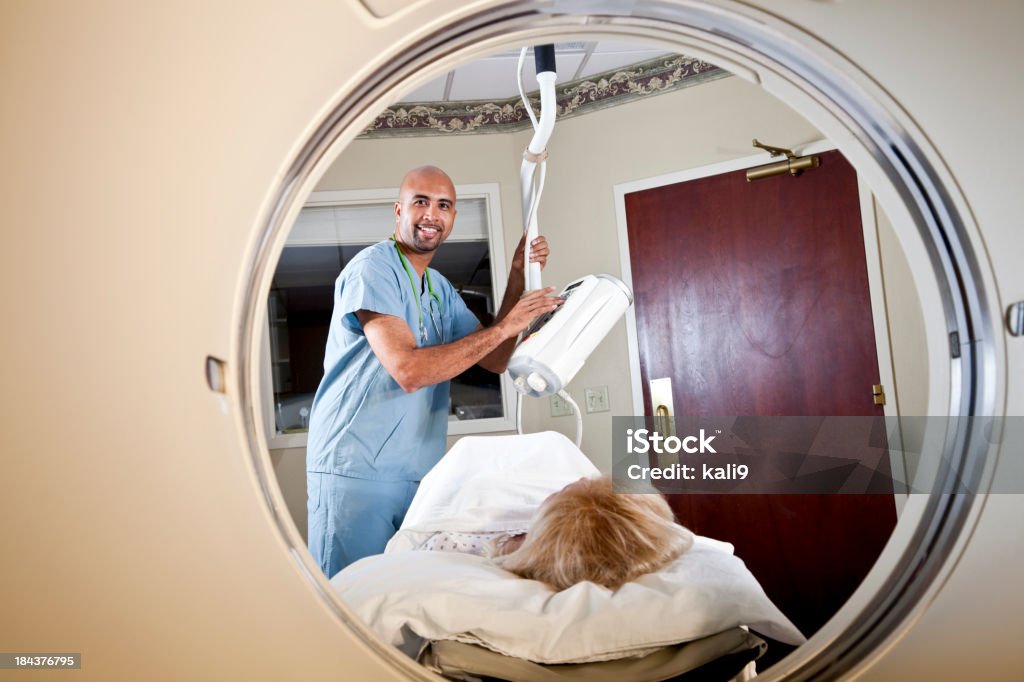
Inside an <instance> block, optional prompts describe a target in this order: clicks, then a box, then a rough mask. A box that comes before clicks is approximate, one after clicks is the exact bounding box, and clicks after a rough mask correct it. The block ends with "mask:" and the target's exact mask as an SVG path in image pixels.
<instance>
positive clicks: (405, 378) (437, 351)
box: [394, 324, 515, 392]
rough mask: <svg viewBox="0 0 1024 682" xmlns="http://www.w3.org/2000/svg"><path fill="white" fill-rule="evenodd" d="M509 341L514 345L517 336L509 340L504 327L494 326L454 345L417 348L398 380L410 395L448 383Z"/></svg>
mask: <svg viewBox="0 0 1024 682" xmlns="http://www.w3.org/2000/svg"><path fill="white" fill-rule="evenodd" d="M507 340H510V341H512V342H513V345H514V343H515V335H512V336H511V337H508V332H507V331H506V329H505V328H504V327H503V326H502V325H500V324H494V325H492V326H490V327H486V328H484V329H479V330H477V331H475V332H473V333H472V334H469V335H468V336H464V337H462V338H461V339H459V340H458V341H453V342H452V343H446V344H443V345H439V346H426V347H424V348H417V349H415V350H413V351H410V352H409V354H408V356H407V358H406V361H405V362H403V363H401V365H400V370H399V371H398V372H397V374H398V376H395V377H394V379H395V381H397V382H398V384H399V385H400V386H401V387H402V389H403V390H405V391H408V392H412V391H415V390H417V389H420V388H423V387H424V386H432V385H434V384H439V383H441V382H442V381H448V380H449V379H452V378H454V377H457V376H458V375H460V374H462V373H463V372H465V371H466V370H467V369H469V368H470V367H472V366H473V365H475V364H477V363H479V362H481V361H482V360H483V359H484V357H485V356H487V355H488V354H489V353H492V352H493V351H494V350H495V348H498V347H500V346H501V345H502V344H503V343H506V342H507ZM509 354H510V355H511V351H509ZM506 361H507V359H506Z"/></svg>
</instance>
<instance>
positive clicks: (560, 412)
mask: <svg viewBox="0 0 1024 682" xmlns="http://www.w3.org/2000/svg"><path fill="white" fill-rule="evenodd" d="M570 414H572V405H570V404H569V403H567V402H566V401H565V400H564V399H563V398H562V396H560V395H558V394H557V393H556V394H555V395H553V396H551V416H552V417H565V416H568V415H570Z"/></svg>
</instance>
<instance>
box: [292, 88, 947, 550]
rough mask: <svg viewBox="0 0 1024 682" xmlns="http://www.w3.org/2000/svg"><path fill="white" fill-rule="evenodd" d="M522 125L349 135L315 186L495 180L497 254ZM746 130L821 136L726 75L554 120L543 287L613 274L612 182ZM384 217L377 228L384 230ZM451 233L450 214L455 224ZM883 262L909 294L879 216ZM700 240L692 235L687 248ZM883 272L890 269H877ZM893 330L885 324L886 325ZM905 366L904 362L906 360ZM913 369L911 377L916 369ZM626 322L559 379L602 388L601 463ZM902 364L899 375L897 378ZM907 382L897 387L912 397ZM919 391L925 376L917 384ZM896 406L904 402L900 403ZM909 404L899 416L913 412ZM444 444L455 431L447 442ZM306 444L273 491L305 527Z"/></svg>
mask: <svg viewBox="0 0 1024 682" xmlns="http://www.w3.org/2000/svg"><path fill="white" fill-rule="evenodd" d="M531 135H532V131H522V132H519V133H513V134H482V135H461V136H457V137H456V136H453V137H419V138H392V139H373V140H357V141H355V142H354V143H353V144H352V145H351V146H350V147H349V148H348V149H346V150H345V151H344V153H343V154H342V156H341V157H339V159H338V160H337V162H336V163H335V164H334V165H333V166H332V167H331V168H330V169H329V170H328V172H327V173H326V174H325V175H324V177H323V179H322V180H321V181H320V183H319V185H318V186H317V189H318V190H339V189H372V188H382V187H395V186H397V184H398V182H399V180H400V179H401V177H402V174H403V173H404V172H405V171H406V170H407V169H409V168H412V167H414V166H417V165H421V164H426V163H431V164H436V165H438V166H441V167H443V168H445V169H446V170H447V171H448V172H449V173H450V174H451V176H452V178H453V179H454V181H455V182H456V184H470V183H483V182H493V183H498V184H499V185H500V188H501V204H502V220H503V223H504V229H505V245H506V249H507V253H508V254H509V255H511V253H512V249H513V248H514V247H515V245H516V243H517V242H518V239H519V236H520V231H521V229H522V228H521V223H520V220H521V209H520V198H519V179H518V170H519V164H520V160H521V154H522V150H523V148H524V147H525V146H526V144H527V142H528V141H529V139H530V136H531ZM754 137H757V138H760V139H761V140H767V141H770V142H771V143H772V144H777V145H782V146H790V147H799V146H801V145H804V144H807V143H809V142H812V141H815V140H818V139H820V138H821V134H820V133H819V132H818V131H817V130H816V129H815V128H814V127H813V126H811V125H810V124H809V123H808V122H807V121H805V120H804V119H803V118H801V117H800V116H798V115H797V114H796V113H794V112H793V111H792V110H790V109H789V108H788V107H786V106H785V105H783V104H781V103H780V102H779V101H777V100H776V99H775V98H774V97H772V96H771V95H768V94H767V93H765V92H764V91H763V90H761V89H760V88H759V87H756V86H754V85H751V84H750V83H747V82H746V81H744V80H741V79H739V78H725V79H721V80H717V81H713V82H710V83H705V84H703V85H699V86H696V87H691V88H688V89H685V90H680V91H677V92H674V93H670V94H665V95H659V96H656V97H652V98H650V99H646V100H639V101H635V102H633V103H630V104H628V105H625V106H618V107H613V108H609V109H605V110H602V111H599V112H595V113H591V114H586V115H583V116H579V117H576V118H570V119H566V120H564V121H560V122H559V123H558V125H557V127H556V129H555V133H554V136H553V138H552V140H551V144H550V145H549V151H550V157H549V160H548V175H547V182H546V185H545V190H544V196H543V200H542V202H541V206H540V213H539V216H540V226H541V233H542V234H545V235H546V236H547V238H548V241H549V243H550V244H551V250H552V256H551V261H550V263H549V265H548V267H547V269H546V270H545V272H544V282H545V284H550V285H553V286H559V287H560V286H563V285H565V284H566V283H568V282H570V281H572V280H573V279H575V278H577V277H579V276H581V275H585V274H590V273H600V272H607V273H611V274H614V275H621V268H620V254H619V243H618V240H619V236H618V227H617V224H616V218H615V201H614V187H615V185H617V184H621V183H626V182H630V181H634V180H639V179H643V178H648V177H652V176H657V175H662V174H667V173H672V172H676V171H681V170H686V169H689V168H694V167H699V166H705V165H709V164H713V163H719V162H722V161H728V160H731V159H735V158H740V157H745V156H750V155H751V154H752V152H754V151H756V150H754V149H753V148H752V147H751V146H750V141H751V139H753V138H754ZM389 227H390V226H382V228H381V229H382V234H384V232H385V231H386V230H387V229H388V228H389ZM455 229H456V230H457V229H458V221H456V228H455ZM879 231H880V233H882V238H881V249H882V258H881V260H882V262H883V264H884V266H885V267H886V268H890V269H892V271H893V273H894V274H893V275H892V281H893V282H897V283H899V284H898V286H897V287H896V289H895V290H897V291H904V292H905V291H912V290H913V284H912V282H911V283H910V288H909V289H908V288H907V286H906V282H908V281H910V271H909V268H908V267H907V265H906V261H905V259H904V258H903V256H902V251H901V250H900V249H899V246H898V244H897V242H896V241H895V239H894V238H892V237H891V227H890V226H889V223H888V221H887V220H884V218H883V219H881V220H880V221H879ZM695 247H696V248H699V244H698V245H695ZM886 279H887V281H889V278H888V277H887V278H886ZM894 305H896V306H899V307H900V312H899V316H898V319H897V318H894V320H893V321H892V323H891V326H892V327H895V326H899V325H900V324H902V323H901V321H903V320H908V321H910V322H913V321H915V320H917V319H918V318H920V311H919V310H918V311H917V313H916V314H915V313H914V311H913V307H914V306H916V298H914V297H906V296H903V297H900V298H899V302H898V303H897V304H894ZM891 331H894V330H891ZM920 335H923V326H922V327H921V328H920V329H918V328H917V327H914V326H913V324H910V325H904V327H901V329H900V334H899V336H898V337H897V338H898V339H899V343H898V344H894V347H893V355H894V357H896V359H897V362H899V360H900V358H899V356H906V357H908V358H918V359H920V360H923V358H921V356H920V354H915V353H913V352H912V351H913V349H914V347H915V344H918V343H921V336H920ZM911 365H913V363H911ZM911 365H908V367H911V371H909V372H908V373H907V376H909V377H910V378H911V382H910V383H911V384H912V385H913V386H919V385H920V376H921V375H922V374H924V375H925V377H926V376H927V368H926V367H917V366H916V365H914V366H911ZM627 368H628V354H627V342H626V325H625V323H624V322H621V323H619V324H618V325H617V327H616V328H615V329H614V330H613V331H612V333H611V334H609V336H608V337H607V339H606V340H605V341H604V342H603V343H602V344H601V345H600V346H599V347H598V349H597V350H596V351H595V352H594V354H593V355H592V356H591V358H590V360H589V361H588V362H587V364H586V365H584V367H583V369H582V370H580V372H579V374H578V375H577V376H576V378H575V379H574V380H573V381H572V383H571V384H570V386H569V389H568V390H569V393H570V394H571V395H572V396H573V398H574V399H575V400H576V401H577V403H579V404H581V405H583V404H584V402H585V401H584V397H583V393H584V389H585V388H586V387H590V386H607V387H608V392H609V401H610V407H611V410H610V411H609V412H601V413H596V414H584V415H583V445H582V447H583V451H584V452H585V453H587V455H588V456H589V457H590V458H591V459H592V460H593V461H594V463H595V464H596V465H597V466H598V467H599V468H601V469H603V470H609V469H610V468H611V417H612V415H629V414H632V413H633V405H632V398H631V391H632V389H631V383H630V377H629V372H628V369H627ZM902 377H903V373H897V380H900V379H902ZM913 386H911V387H909V388H907V389H906V391H903V392H901V395H903V396H904V397H905V398H906V400H907V402H914V401H916V400H917V399H918V397H917V389H915V388H914V387H913ZM923 390H924V394H926V393H927V383H925V386H924V388H923ZM905 409H906V408H905ZM914 413H915V412H913V411H911V412H909V414H914ZM523 414H524V416H523V422H524V429H525V430H526V431H528V432H533V431H539V430H555V431H560V432H562V433H564V434H566V435H568V436H570V437H572V435H573V433H574V429H575V422H574V420H573V418H572V417H554V418H553V417H550V416H549V415H550V412H549V403H548V400H547V399H545V400H527V401H526V403H525V405H524V410H523ZM450 440H451V441H454V440H455V439H454V438H453V439H450ZM304 456H305V452H304V450H301V449H290V450H281V451H276V452H275V453H274V456H273V458H274V463H275V467H276V470H277V472H278V476H279V480H280V483H281V487H282V491H283V492H284V496H285V499H286V501H287V502H288V505H289V508H290V509H291V511H292V514H293V516H294V517H295V519H296V525H297V526H298V527H299V528H300V529H301V530H302V532H305V525H306V524H305V518H306V512H305V470H304Z"/></svg>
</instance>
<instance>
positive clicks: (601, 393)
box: [584, 386, 611, 412]
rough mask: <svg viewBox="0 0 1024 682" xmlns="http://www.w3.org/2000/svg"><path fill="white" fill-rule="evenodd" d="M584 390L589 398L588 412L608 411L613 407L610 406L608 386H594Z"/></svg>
mask: <svg viewBox="0 0 1024 682" xmlns="http://www.w3.org/2000/svg"><path fill="white" fill-rule="evenodd" d="M584 392H585V393H586V398H587V412H607V411H608V410H609V409H611V408H610V407H609V406H608V387H607V386H593V387H591V388H588V389H586V390H585V391H584Z"/></svg>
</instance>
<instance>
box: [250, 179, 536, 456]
mask: <svg viewBox="0 0 1024 682" xmlns="http://www.w3.org/2000/svg"><path fill="white" fill-rule="evenodd" d="M455 192H456V196H457V197H458V199H463V200H465V199H483V200H484V202H485V206H486V209H485V215H486V217H487V235H486V236H487V243H488V248H489V249H490V260H491V287H492V291H493V292H494V307H495V309H497V308H499V307H500V306H501V301H502V298H503V297H504V295H505V285H506V284H507V282H506V276H507V273H508V269H507V264H506V261H505V237H504V234H505V233H504V229H503V226H502V221H501V194H500V186H499V185H498V184H497V183H481V184H472V185H456V186H455ZM397 196H398V188H397V187H389V188H385V189H365V190H333V191H323V192H313V193H311V194H310V195H309V199H308V200H307V201H306V203H305V204H304V207H310V206H318V207H329V206H351V205H360V204H388V205H391V204H393V203H394V201H395V197H397ZM456 208H457V206H456ZM455 225H456V227H455V229H454V230H453V231H452V233H451V235H450V236H449V237H448V239H447V241H452V242H458V241H472V240H476V239H479V238H480V237H481V235H480V234H467V233H461V234H460V233H459V229H458V220H457V219H456V223H455ZM380 230H381V227H380V226H374V232H373V236H368V235H367V234H353V235H351V236H349V235H345V236H343V237H342V238H341V240H340V241H338V240H337V239H331V240H327V239H325V240H324V241H322V242H319V241H311V240H309V239H303V240H302V244H303V245H306V246H333V245H336V244H339V243H341V244H365V243H366V242H367V241H370V242H373V241H378V240H379V239H380V238H381V234H382V233H381V231H380ZM441 248H444V247H443V246H442V247H441ZM261 362H262V370H261V373H262V385H263V396H262V401H263V408H264V409H263V414H264V427H265V428H264V431H265V433H266V435H267V442H268V444H269V446H270V449H271V450H279V449H284V448H304V447H306V442H307V434H305V433H288V434H279V433H278V432H277V425H276V423H275V419H274V382H273V381H272V378H271V376H272V371H271V362H272V360H271V354H270V322H269V320H268V321H267V323H266V324H264V325H263V344H262V352H261ZM500 382H501V397H502V405H503V407H504V413H505V416H504V417H490V418H486V419H471V420H459V419H456V418H454V417H450V418H449V421H448V435H449V436H461V435H465V434H472V433H492V432H498V431H511V430H514V429H515V409H516V396H515V389H514V388H513V387H512V381H511V379H509V377H508V374H507V373H503V374H502V375H501V379H500Z"/></svg>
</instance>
